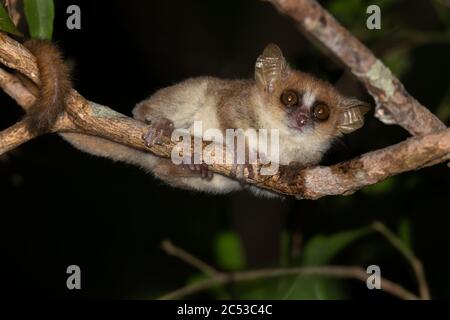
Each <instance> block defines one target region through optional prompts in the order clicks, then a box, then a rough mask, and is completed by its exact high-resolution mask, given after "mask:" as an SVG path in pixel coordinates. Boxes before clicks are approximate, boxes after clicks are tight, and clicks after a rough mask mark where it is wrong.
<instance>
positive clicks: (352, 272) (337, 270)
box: [160, 242, 419, 300]
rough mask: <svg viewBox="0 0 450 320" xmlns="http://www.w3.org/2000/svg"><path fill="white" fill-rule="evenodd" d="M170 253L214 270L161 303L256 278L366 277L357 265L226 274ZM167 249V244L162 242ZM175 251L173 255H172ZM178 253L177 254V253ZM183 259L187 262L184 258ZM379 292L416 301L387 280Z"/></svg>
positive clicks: (184, 254) (177, 252)
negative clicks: (382, 291) (203, 278)
mask: <svg viewBox="0 0 450 320" xmlns="http://www.w3.org/2000/svg"><path fill="white" fill-rule="evenodd" d="M169 245H170V250H171V254H172V255H174V256H175V257H177V258H179V259H180V260H182V261H184V262H186V263H188V264H189V265H191V266H194V267H196V268H197V269H198V270H199V271H202V272H203V270H204V269H205V265H206V266H207V268H206V269H207V270H214V273H211V272H210V273H209V274H207V275H208V276H209V278H208V279H205V280H202V281H199V282H197V283H194V284H189V285H186V286H184V287H182V288H180V289H177V290H175V291H172V292H170V293H168V294H166V295H164V296H162V297H160V299H162V300H168V299H181V298H184V297H186V296H189V295H192V294H195V293H198V292H201V291H205V290H208V289H210V288H212V287H214V286H217V285H225V284H230V283H237V282H244V281H252V280H258V279H268V278H276V277H282V276H294V275H297V276H298V275H304V276H306V275H307V276H312V275H316V276H324V277H333V278H346V279H355V280H359V281H362V282H364V283H366V281H367V278H368V274H367V273H366V271H365V270H364V269H363V268H361V267H357V266H325V267H300V268H274V269H260V270H251V271H242V272H235V273H226V272H218V271H216V269H215V268H213V267H211V266H209V265H207V264H206V263H204V262H202V264H201V268H199V267H197V265H198V263H197V262H198V261H201V260H200V259H198V258H196V257H194V256H192V255H191V254H189V253H187V252H186V251H185V250H183V249H180V248H178V247H177V246H175V245H174V244H172V243H170V242H169ZM166 246H167V243H166ZM174 252H175V253H174ZM180 253H181V254H180ZM186 258H187V259H186ZM192 259H194V261H196V263H195V264H194V263H192V261H193V260H192ZM381 289H382V290H384V291H385V292H387V293H390V294H392V295H393V296H395V297H397V298H400V299H404V300H418V299H419V297H417V296H416V295H415V294H414V293H412V292H410V291H408V290H407V289H405V288H404V287H402V286H401V285H399V284H397V283H395V282H392V281H390V280H388V279H385V278H383V277H382V278H381Z"/></svg>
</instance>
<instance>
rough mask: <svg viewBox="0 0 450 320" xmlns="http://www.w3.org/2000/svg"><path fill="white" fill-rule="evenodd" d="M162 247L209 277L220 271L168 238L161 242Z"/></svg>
mask: <svg viewBox="0 0 450 320" xmlns="http://www.w3.org/2000/svg"><path fill="white" fill-rule="evenodd" d="M161 247H162V249H163V250H164V251H165V252H166V253H167V254H169V255H171V256H174V257H177V258H178V259H180V260H182V261H184V262H186V263H187V264H189V265H191V266H193V267H194V268H196V269H198V270H200V271H201V272H203V273H204V274H206V275H208V276H210V277H216V276H217V275H218V274H220V272H219V271H218V270H216V269H215V268H213V267H211V266H210V265H209V264H207V263H206V262H204V261H202V260H200V259H199V258H197V257H194V256H193V255H192V254H190V253H189V252H187V251H185V250H183V249H181V248H179V247H177V246H175V245H174V244H173V243H172V242H171V241H170V240H164V241H163V242H162V244H161Z"/></svg>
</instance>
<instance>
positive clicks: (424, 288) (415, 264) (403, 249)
mask: <svg viewBox="0 0 450 320" xmlns="http://www.w3.org/2000/svg"><path fill="white" fill-rule="evenodd" d="M372 227H373V228H374V229H375V230H376V231H377V232H379V233H380V234H381V235H382V236H383V237H385V238H386V240H388V241H389V242H390V243H391V244H392V246H393V247H394V248H395V249H397V250H398V251H399V252H400V253H401V254H402V255H403V256H404V257H405V259H406V260H407V261H408V262H409V264H410V265H411V267H412V268H413V270H414V273H415V275H416V279H417V285H418V287H419V292H420V298H421V299H422V300H430V299H431V296H430V290H429V288H428V283H427V279H426V277H425V272H424V270H423V265H422V262H421V261H420V260H419V259H418V258H417V257H416V255H415V254H414V252H412V251H411V249H410V248H408V247H407V246H406V245H405V244H404V243H403V242H402V241H401V240H400V239H399V238H398V237H397V236H396V235H395V234H394V233H393V232H392V231H391V230H389V229H388V228H387V227H386V226H385V225H384V224H383V223H381V222H375V223H374V224H373V225H372Z"/></svg>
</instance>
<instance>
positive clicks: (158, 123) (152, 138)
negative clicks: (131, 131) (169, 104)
mask: <svg viewBox="0 0 450 320" xmlns="http://www.w3.org/2000/svg"><path fill="white" fill-rule="evenodd" d="M148 124H150V128H149V129H148V131H147V133H145V134H144V135H143V136H142V139H143V140H144V142H145V145H146V146H147V147H152V146H154V145H155V144H162V138H163V136H164V135H166V136H170V135H171V134H172V132H173V130H174V125H173V122H172V121H170V120H169V119H167V118H159V119H153V120H150V121H148Z"/></svg>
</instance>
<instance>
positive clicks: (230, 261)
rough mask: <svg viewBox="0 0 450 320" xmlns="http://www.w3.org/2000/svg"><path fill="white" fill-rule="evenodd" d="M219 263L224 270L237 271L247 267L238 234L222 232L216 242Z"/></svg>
mask: <svg viewBox="0 0 450 320" xmlns="http://www.w3.org/2000/svg"><path fill="white" fill-rule="evenodd" d="M214 247H215V253H216V260H217V264H218V265H219V266H220V267H221V268H222V269H224V270H228V271H237V270H241V269H244V268H245V259H244V250H243V248H242V244H241V241H240V239H239V237H238V236H237V234H235V233H233V232H230V231H228V232H223V233H220V234H219V235H218V236H217V237H216V239H215V242H214Z"/></svg>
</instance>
